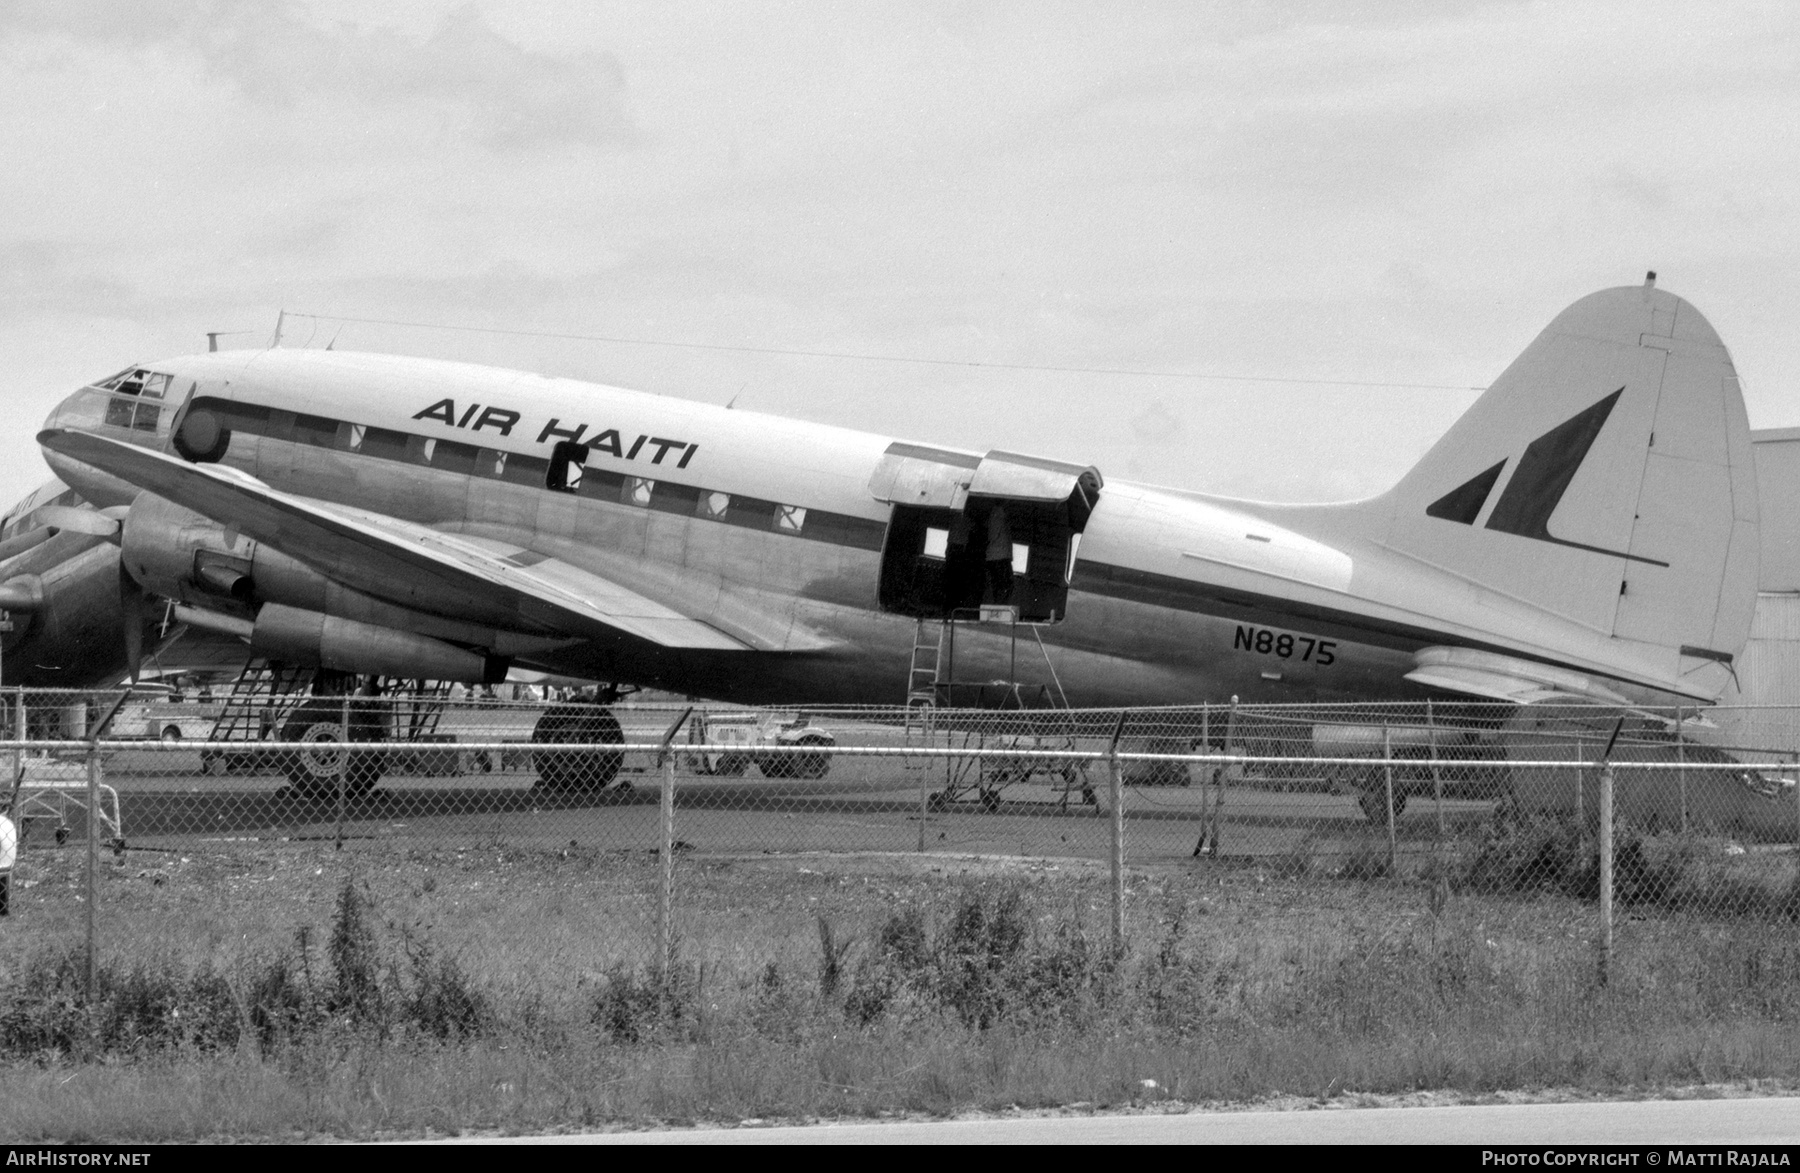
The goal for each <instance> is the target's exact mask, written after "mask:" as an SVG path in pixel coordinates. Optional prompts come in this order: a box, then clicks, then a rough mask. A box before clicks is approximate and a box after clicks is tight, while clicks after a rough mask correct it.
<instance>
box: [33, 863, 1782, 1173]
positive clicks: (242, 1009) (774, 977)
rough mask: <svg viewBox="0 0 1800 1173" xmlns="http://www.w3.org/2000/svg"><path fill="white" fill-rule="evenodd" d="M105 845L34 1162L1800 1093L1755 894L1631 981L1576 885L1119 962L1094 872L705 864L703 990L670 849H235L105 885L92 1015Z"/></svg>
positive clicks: (50, 973) (50, 951)
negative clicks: (951, 1122) (107, 1142)
mask: <svg viewBox="0 0 1800 1173" xmlns="http://www.w3.org/2000/svg"><path fill="white" fill-rule="evenodd" d="M1526 839H1528V837H1525V838H1521V839H1520V840H1519V843H1518V844H1515V845H1514V847H1509V848H1507V849H1506V850H1507V851H1510V852H1512V854H1513V855H1515V856H1525V857H1530V858H1535V855H1534V854H1533V853H1534V852H1535V851H1536V848H1535V847H1533V846H1531V845H1530V844H1529V843H1528V842H1526ZM1515 848H1516V850H1515ZM1499 850H1500V849H1499V848H1494V849H1493V852H1498V851H1499ZM1648 850H1649V849H1648V848H1646V851H1648ZM1657 851H1663V848H1662V847H1661V846H1657ZM1650 854H1651V855H1653V856H1655V858H1654V859H1651V860H1650V862H1649V863H1647V864H1646V867H1663V868H1675V867H1676V866H1677V863H1678V859H1677V857H1678V856H1679V852H1676V851H1675V850H1674V849H1669V850H1668V851H1666V852H1663V854H1661V855H1657V854H1656V852H1651V853H1650ZM1689 855H1690V856H1692V857H1693V858H1695V859H1699V858H1702V857H1703V853H1697V852H1695V851H1692V850H1690V851H1689ZM78 856H79V852H77V851H67V852H42V853H33V854H31V855H29V856H28V857H27V858H26V861H25V865H24V867H23V868H22V869H21V873H20V875H21V878H22V879H28V880H30V881H31V882H32V886H31V887H29V888H21V890H19V891H18V892H17V894H16V899H15V907H14V916H13V918H12V919H11V921H10V922H7V923H5V925H4V929H3V931H4V932H5V933H6V935H7V936H8V937H9V938H10V939H9V940H8V942H7V945H8V947H7V949H6V950H4V951H3V953H0V984H3V985H4V986H6V987H7V989H6V991H5V994H4V997H3V998H0V1004H3V1005H4V1006H5V1007H6V1010H5V1011H4V1013H0V1133H3V1134H4V1135H6V1136H7V1137H9V1138H10V1139H12V1140H14V1141H16V1142H35V1141H40V1140H51V1139H68V1140H97V1139H111V1140H145V1141H148V1140H176V1139H190V1138H205V1137H229V1136H246V1137H248V1136H255V1137H274V1138H281V1137H293V1136H311V1135H340V1136H366V1135H372V1134H378V1133H423V1132H445V1133H448V1132H456V1131H460V1130H465V1129H498V1130H502V1131H516V1130H536V1129H556V1128H577V1127H594V1126H601V1125H641V1124H645V1123H649V1122H653V1121H664V1122H670V1121H672V1122H682V1121H697V1120H709V1121H721V1120H722V1121H734V1120H739V1119H745V1118H752V1117H755V1118H812V1117H820V1116H877V1115H881V1114H884V1113H949V1112H955V1111H960V1110H967V1109H976V1108H1002V1107H1009V1106H1021V1107H1040V1106H1049V1105H1057V1104H1068V1103H1073V1102H1083V1103H1089V1104H1100V1105H1130V1104H1146V1103H1154V1102H1159V1101H1163V1100H1176V1101H1184V1102H1200V1101H1221V1100H1223V1101H1242V1100H1245V1099H1252V1098H1257V1097H1262V1096H1271V1095H1278V1094H1283V1095H1296V1096H1307V1097H1328V1096H1333V1095H1337V1094H1341V1093H1344V1092H1347V1091H1348V1092H1369V1093H1383V1092H1406V1091H1413V1090H1417V1089H1451V1090H1457V1091H1462V1092H1466V1093H1484V1092H1493V1091H1503V1090H1512V1089H1532V1088H1544V1087H1562V1086H1574V1087H1580V1088H1589V1089H1595V1090H1617V1089H1623V1088H1654V1087H1657V1086H1662V1085H1667V1084H1673V1083H1684V1084H1685V1083H1695V1082H1709V1081H1720V1080H1752V1079H1754V1080H1768V1081H1775V1082H1776V1083H1778V1084H1782V1083H1791V1082H1800V1024H1797V1021H1796V1014H1797V1011H1796V1009H1795V1008H1796V1007H1800V997H1797V995H1800V931H1797V930H1796V926H1795V924H1794V922H1793V921H1792V920H1791V919H1789V918H1788V917H1787V916H1786V915H1785V914H1784V911H1783V909H1782V908H1781V907H1779V906H1774V905H1767V904H1757V903H1754V902H1752V903H1750V904H1742V903H1740V904H1737V905H1730V906H1727V905H1714V906H1706V907H1702V908H1699V909H1698V910H1697V911H1696V910H1695V909H1694V908H1691V907H1690V908H1689V910H1688V911H1686V912H1683V913H1680V914H1679V915H1676V914H1671V913H1669V912H1667V911H1666V910H1665V909H1664V908H1663V907H1662V906H1660V905H1658V904H1655V903H1654V902H1646V903H1644V904H1643V905H1642V906H1641V908H1640V911H1639V912H1638V913H1637V914H1636V919H1628V920H1626V921H1625V922H1624V923H1622V924H1621V927H1620V932H1619V951H1618V955H1617V961H1616V964H1615V967H1614V969H1613V971H1612V975H1611V980H1610V981H1609V982H1607V983H1605V984H1601V983H1600V981H1599V980H1598V973H1597V969H1596V966H1595V960H1594V952H1593V947H1592V941H1593V936H1594V918H1593V909H1592V905H1591V904H1589V903H1586V902H1584V901H1583V900H1582V899H1580V897H1579V894H1578V893H1577V894H1576V895H1570V894H1569V893H1568V892H1566V891H1564V890H1562V889H1560V888H1558V887H1556V886H1555V885H1551V886H1548V887H1540V888H1538V889H1536V890H1533V891H1530V892H1527V893H1523V894H1522V893H1520V892H1519V891H1518V890H1517V889H1518V888H1519V885H1516V884H1512V885H1507V884H1500V883H1498V882H1493V883H1486V884H1485V889H1484V885H1483V884H1482V883H1475V882H1473V881H1471V880H1470V879H1469V876H1468V875H1459V876H1458V879H1457V883H1456V884H1455V885H1454V886H1453V888H1452V889H1451V890H1450V892H1449V894H1448V895H1446V894H1445V892H1444V890H1443V889H1442V888H1440V887H1436V886H1433V885H1430V884H1423V883H1421V884H1406V883H1400V882H1396V881H1394V880H1392V879H1385V878H1382V879H1372V880H1359V879H1342V878H1339V879H1334V880H1329V881H1326V880H1321V879H1319V878H1318V877H1316V876H1308V875H1293V874H1286V875H1284V874H1280V873H1278V872H1277V871H1276V870H1266V871H1259V870H1256V869H1253V868H1236V869H1234V868H1230V867H1225V866H1221V865H1218V864H1210V863H1209V864H1203V865H1199V866H1197V867H1196V868H1195V869H1193V870H1179V871H1177V870H1171V871H1168V872H1161V873H1153V874H1143V875H1138V876H1136V877H1134V879H1133V883H1132V890H1131V893H1130V898H1129V902H1128V907H1129V918H1130V925H1131V930H1132V931H1131V936H1130V947H1129V948H1128V949H1127V950H1125V951H1124V952H1123V953H1117V952H1115V951H1114V950H1113V948H1112V946H1111V942H1110V939H1109V937H1108V934H1107V929H1106V926H1107V911H1106V910H1107V903H1106V895H1107V893H1106V883H1105V877H1104V875H1103V874H1102V873H1101V872H1099V871H1098V870H1097V869H1092V868H1090V867H1088V866H1087V865H1083V864H1079V863H1067V864H1049V863H1044V862H1037V863H1028V862H1023V861H1011V862H1005V861H966V860H965V861H959V860H953V859H945V858H941V857H940V858H932V857H918V858H908V857H828V858H818V857H805V858H798V859H793V858H788V859H783V858H779V857H774V858H767V859H758V858H751V859H714V860H706V859H687V860H684V861H683V862H682V863H681V865H680V866H681V880H680V888H679V897H678V900H679V903H678V908H677V912H678V916H677V925H678V928H679V945H678V957H679V960H678V964H677V965H676V967H675V969H674V970H673V972H672V973H671V974H670V975H668V977H667V979H666V980H665V979H664V978H663V976H662V975H659V974H657V973H655V972H653V970H652V969H651V967H650V965H649V953H648V948H649V945H650V942H651V941H652V940H654V932H655V920H654V903H653V899H654V898H653V893H654V892H655V890H656V886H657V870H656V866H655V861H654V859H653V858H652V857H649V856H647V855H643V854H636V855H623V854H598V853H590V852H584V851H582V850H580V849H579V848H574V847H571V848H569V849H565V850H561V851H557V852H541V853H525V852H514V851H506V850H495V849H487V850H479V851H478V850H474V849H471V850H468V851H461V852H458V851H442V852H429V851H428V852H416V853H412V854H410V855H404V856H402V855H400V854H398V853H395V852H393V851H392V850H391V848H385V849H382V850H381V851H379V852H378V851H373V850H371V851H368V852H366V853H365V852H358V851H355V850H352V851H347V852H345V853H343V854H342V855H337V854H334V853H332V852H330V851H329V850H314V849H312V848H310V847H306V846H302V845H272V844H260V845H227V846H222V847H220V848H218V849H216V850H208V851H207V852H205V853H201V852H198V851H194V852H189V853H188V854H187V855H186V856H185V857H182V856H169V857H163V856H152V855H148V854H138V853H133V854H132V855H130V856H128V857H127V858H126V859H125V860H124V861H122V862H121V863H118V864H108V865H106V866H105V875H104V877H103V884H102V894H101V902H100V910H101V916H100V939H101V949H100V952H99V966H98V973H97V979H98V980H97V983H96V984H97V996H96V998H95V1000H94V1002H93V1003H92V1004H89V1003H87V1001H86V1000H85V997H84V994H83V978H84V973H83V968H84V967H83V965H82V958H81V955H80V953H79V952H78V950H75V949H72V948H71V947H72V946H74V945H76V944H78V942H79V941H80V925H81V918H82V915H83V913H84V911H85V909H84V908H83V907H82V906H81V905H80V904H79V903H77V902H76V900H75V897H76V896H77V895H79V894H80V892H81V888H80V886H79V883H78V881H79V876H80V873H79V870H78V865H79V859H78ZM1488 858H1489V859H1490V860H1492V859H1496V858H1499V856H1498V855H1494V854H1493V853H1492V852H1490V855H1489V857H1488ZM1509 858H1510V857H1509ZM1706 858H1710V857H1706ZM1671 861H1675V862H1671ZM1708 866H1711V865H1710V864H1709V865H1708ZM1503 873H1504V869H1503V868H1500V867H1499V866H1498V865H1494V866H1492V867H1490V868H1489V872H1488V873H1487V874H1492V875H1500V874H1503ZM1693 873H1694V867H1693V866H1692V865H1691V864H1690V865H1688V871H1687V872H1685V873H1681V874H1693ZM1470 874H1473V873H1470ZM1670 874H1675V873H1670ZM1527 887H1529V886H1527ZM1501 888H1503V889H1505V890H1504V891H1493V890H1491V889H1501ZM1146 1081H1148V1082H1146Z"/></svg>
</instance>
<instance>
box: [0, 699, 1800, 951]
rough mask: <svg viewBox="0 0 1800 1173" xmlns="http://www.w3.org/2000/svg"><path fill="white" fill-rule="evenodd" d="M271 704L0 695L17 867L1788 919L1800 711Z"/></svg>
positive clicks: (1792, 905)
mask: <svg viewBox="0 0 1800 1173" xmlns="http://www.w3.org/2000/svg"><path fill="white" fill-rule="evenodd" d="M267 683H268V687H266V688H262V689H260V690H258V689H254V688H243V687H240V688H239V689H237V690H236V691H233V692H231V693H221V694H219V695H208V694H205V693H196V692H193V691H191V690H190V691H189V692H187V693H182V692H180V691H171V690H167V689H160V690H156V691H153V692H150V693H148V694H135V693H127V692H121V691H117V690H115V691H111V692H88V693H75V692H45V691H36V692H34V691H26V692H17V691H10V692H8V693H6V694H4V695H3V696H0V710H3V714H4V721H5V729H6V730H8V731H10V734H11V737H10V739H9V740H5V741H3V742H0V770H4V771H5V778H6V781H7V783H8V786H9V788H10V791H11V798H10V804H9V810H10V813H11V816H12V819H13V821H14V823H15V824H16V826H17V828H18V831H19V837H20V845H21V849H22V851H21V854H20V856H19V862H18V865H17V870H18V871H19V872H20V873H21V874H24V873H29V872H30V871H31V870H32V868H33V866H34V861H35V860H38V859H47V858H48V857H47V856H43V855H40V854H39V853H46V852H56V851H59V850H61V851H64V852H68V851H76V850H83V849H85V850H86V852H87V861H88V864H87V867H88V880H87V884H86V888H85V894H81V893H78V895H81V898H82V899H84V900H86V901H88V902H89V905H88V907H89V910H90V911H89V920H90V921H91V919H92V901H94V900H95V899H96V895H95V893H96V889H95V887H94V884H93V880H92V872H93V869H95V868H99V867H103V866H106V864H105V861H106V859H107V858H108V856H107V853H108V852H111V853H113V854H112V856H111V858H113V859H115V860H122V859H124V858H125V855H126V853H128V852H130V853H143V852H152V853H155V852H176V853H179V852H184V851H200V850H204V849H205V848H206V847H207V846H208V845H224V844H237V845H245V844H248V845H251V846H252V849H254V848H255V845H261V844H267V845H274V844H286V845H290V848H289V849H291V848H292V846H294V845H298V846H301V847H304V846H306V845H309V844H310V845H313V846H314V847H315V848H316V849H318V850H322V851H332V852H337V851H355V850H363V851H371V850H372V851H381V850H408V849H418V848H422V847H431V848H445V847H448V848H457V849H464V848H476V847H486V846H501V847H506V848H513V849H526V850H531V849H542V850H560V849H563V848H567V847H570V846H576V847H580V848H582V849H585V850H589V851H600V852H608V851H617V852H654V853H656V854H657V855H658V856H659V858H660V859H661V860H662V867H663V876H664V881H665V883H664V885H663V890H664V897H663V901H662V906H661V908H660V909H659V923H660V924H661V925H662V926H663V927H662V929H661V932H662V934H663V939H664V941H665V945H666V942H667V940H668V937H669V934H670V933H671V932H672V931H673V930H672V928H671V917H672V916H673V915H674V914H673V912H672V908H673V907H674V903H675V897H674V891H675V888H676V886H677V885H678V872H677V868H676V860H677V859H678V858H680V857H682V856H684V855H687V854H689V853H697V854H700V855H744V854H754V853H805V852H891V853H920V852H923V853H939V854H950V855H1007V856H1039V857H1057V858H1085V859H1089V860H1093V861H1098V862H1101V863H1104V864H1109V865H1110V867H1111V869H1112V875H1113V877H1114V884H1113V928H1114V931H1115V933H1118V934H1121V935H1122V934H1123V933H1125V932H1126V931H1127V929H1128V926H1129V917H1128V915H1127V909H1126V908H1125V892H1126V882H1125V873H1126V870H1127V868H1141V867H1154V866H1158V865H1162V866H1169V865H1185V866H1190V867H1191V866H1199V865H1196V864H1195V863H1194V861H1196V860H1200V861H1210V863H1213V864H1226V863H1231V862H1239V863H1243V862H1248V863H1252V864H1255V865H1257V866H1261V867H1269V868H1275V869H1279V870H1281V871H1282V872H1283V873H1284V874H1286V875H1290V876H1296V877H1316V878H1318V879H1319V880H1320V882H1331V881H1333V880H1340V879H1341V880H1371V879H1384V878H1385V879H1389V880H1391V881H1393V882H1396V883H1422V884H1428V885H1434V886H1438V887H1442V888H1445V889H1451V888H1457V889H1466V890H1475V891H1482V892H1489V893H1505V892H1517V893H1528V892H1541V891H1550V892H1558V893H1562V894H1565V895H1569V896H1574V897H1578V898H1583V899H1592V900H1595V901H1597V902H1598V904H1599V906H1600V912H1601V914H1602V917H1601V919H1602V920H1603V921H1604V922H1605V924H1606V925H1610V923H1611V921H1610V912H1611V904H1612V902H1613V900H1615V899H1617V900H1619V901H1623V902H1626V903H1630V904H1634V905H1641V906H1646V907H1652V906H1653V907H1662V908H1668V909H1703V910H1712V911H1725V912H1730V913H1734V914H1736V913H1747V912H1757V913H1769V914H1774V915H1779V916H1785V917H1793V916H1795V915H1796V914H1797V913H1800V883H1797V881H1796V878H1795V864H1796V860H1800V853H1797V852H1796V847H1797V845H1800V794H1797V792H1796V789H1797V788H1796V784H1795V779H1796V765H1795V755H1794V753H1793V751H1792V750H1790V749H1788V748H1785V747H1789V746H1795V745H1800V710H1791V709H1757V710H1730V709H1719V708H1713V709H1705V710H1700V709H1694V708H1670V709H1628V710H1620V709H1614V708H1606V707H1601V706H1594V705H1568V706H1557V705H1531V706H1523V707H1521V706H1513V705H1501V704H1487V703H1482V702H1436V703H1417V704H1368V705H1353V706H1250V705H1236V704H1230V705H1200V706H1186V707H1180V708H1164V709H1134V710H1127V711H1120V710H1067V709H1037V710H1010V711H992V710H963V709H947V708H932V707H916V708H856V709H850V708H804V709H785V710H769V709H745V708H728V707H720V706H712V705H704V706H688V705H681V704H649V703H623V704H615V705H610V706H607V705H600V704H597V703H592V702H583V701H579V700H573V699H566V698H565V699H560V700H544V699H538V698H528V699H512V700H502V699H496V698H494V697H491V696H482V695H473V694H469V693H466V692H462V691H460V690H459V691H456V692H452V691H448V690H423V689H420V690H409V691H405V692H402V693H399V694H394V695H386V696H360V695H314V694H312V693H310V692H309V691H307V690H306V689H305V688H302V687H299V686H298V685H295V686H293V687H290V688H287V689H285V690H284V689H283V688H282V687H281V686H280V685H281V681H280V680H278V679H274V678H273V677H271V679H270V680H269V681H268V682H267ZM1746 737H1753V738H1754V739H1755V740H1754V741H1749V740H1745V738H1746ZM1597 931H1598V930H1597ZM1606 931H1610V930H1609V929H1608V930H1606Z"/></svg>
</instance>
